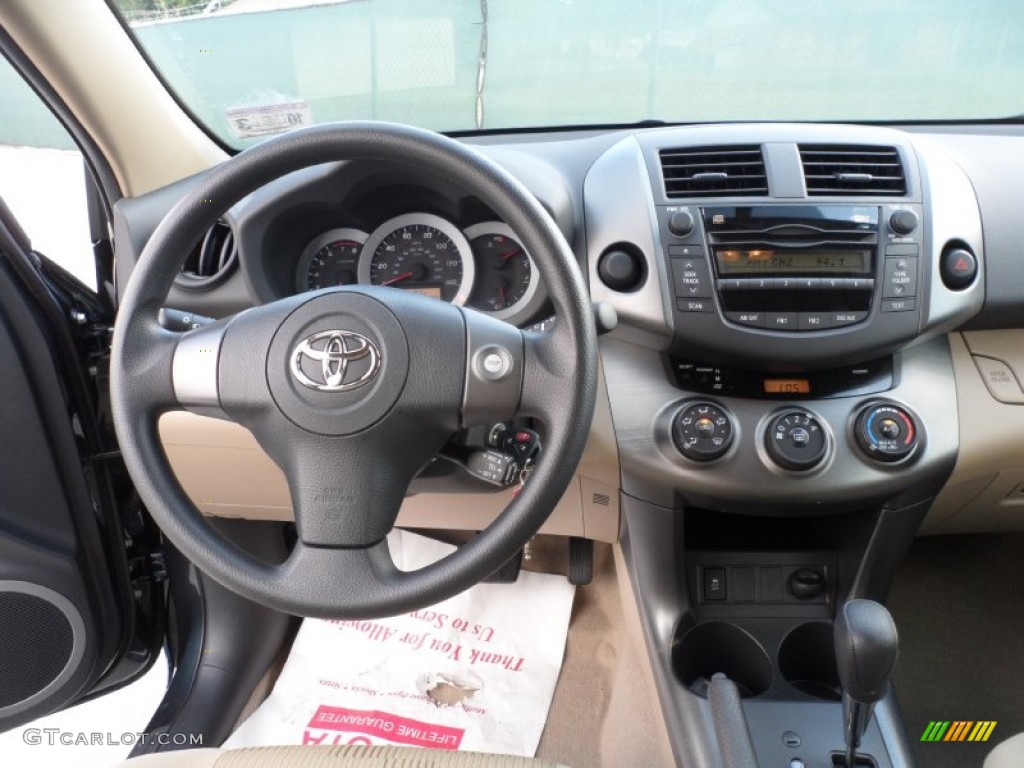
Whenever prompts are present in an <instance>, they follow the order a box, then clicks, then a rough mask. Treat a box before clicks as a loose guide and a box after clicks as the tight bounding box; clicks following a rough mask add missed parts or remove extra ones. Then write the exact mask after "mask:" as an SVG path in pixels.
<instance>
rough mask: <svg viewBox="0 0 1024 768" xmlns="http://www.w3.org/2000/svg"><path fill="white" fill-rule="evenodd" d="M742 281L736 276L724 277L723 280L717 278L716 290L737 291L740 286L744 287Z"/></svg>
mask: <svg viewBox="0 0 1024 768" xmlns="http://www.w3.org/2000/svg"><path fill="white" fill-rule="evenodd" d="M744 282H745V281H743V280H741V279H740V278H738V277H729V278H726V279H725V280H719V281H718V290H720V291H738V290H740V289H741V288H744V287H745V286H744V285H743V283H744Z"/></svg>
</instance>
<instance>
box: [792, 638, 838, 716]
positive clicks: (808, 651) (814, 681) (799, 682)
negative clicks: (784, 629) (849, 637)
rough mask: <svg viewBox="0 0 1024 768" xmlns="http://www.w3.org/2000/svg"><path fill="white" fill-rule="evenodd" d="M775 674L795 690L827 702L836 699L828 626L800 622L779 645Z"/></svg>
mask: <svg viewBox="0 0 1024 768" xmlns="http://www.w3.org/2000/svg"><path fill="white" fill-rule="evenodd" d="M779 674H781V675H782V677H783V679H784V680H786V682H788V683H789V684H790V685H792V686H793V687H794V688H796V689H797V690H798V691H801V692H803V693H806V694H807V695H809V696H814V697H815V698H818V699H825V700H827V701H839V700H840V699H841V688H840V685H839V672H838V670H837V669H836V653H835V646H834V644H833V642H832V625H831V624H830V623H828V622H825V621H812V622H808V623H806V624H801V625H800V626H798V627H797V628H796V629H794V630H793V631H792V632H790V633H789V634H788V635H786V637H785V639H784V640H783V641H782V644H781V645H780V646H779Z"/></svg>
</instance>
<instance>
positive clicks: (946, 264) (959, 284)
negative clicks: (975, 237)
mask: <svg viewBox="0 0 1024 768" xmlns="http://www.w3.org/2000/svg"><path fill="white" fill-rule="evenodd" d="M941 271H942V282H944V283H945V284H946V287H947V288H950V289H952V290H954V291H962V290H963V289H964V288H966V287H968V286H969V285H970V284H971V283H973V282H974V278H975V277H977V276H978V260H977V259H976V258H974V254H973V253H971V252H970V251H968V250H967V249H966V248H950V249H949V250H947V251H946V252H945V253H944V254H943V255H942V269H941Z"/></svg>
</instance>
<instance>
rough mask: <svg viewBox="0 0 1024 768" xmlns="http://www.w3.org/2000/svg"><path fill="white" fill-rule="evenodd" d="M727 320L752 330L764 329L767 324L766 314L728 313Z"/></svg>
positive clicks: (726, 314)
mask: <svg viewBox="0 0 1024 768" xmlns="http://www.w3.org/2000/svg"><path fill="white" fill-rule="evenodd" d="M725 319H726V320H728V321H729V322H730V323H736V324H737V325H746V326H749V327H750V328H764V324H765V317H764V312H726V313H725Z"/></svg>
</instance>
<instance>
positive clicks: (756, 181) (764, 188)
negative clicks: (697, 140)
mask: <svg viewBox="0 0 1024 768" xmlns="http://www.w3.org/2000/svg"><path fill="white" fill-rule="evenodd" d="M659 154H660V156H661V173H662V176H663V177H664V178H665V195H666V197H749V196H751V195H760V196H765V195H767V194H768V177H767V175H766V174H765V170H764V158H763V157H762V156H761V147H760V146H757V145H756V144H755V145H750V146H735V147H687V148H685V149H663V150H661V152H660V153H659Z"/></svg>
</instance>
